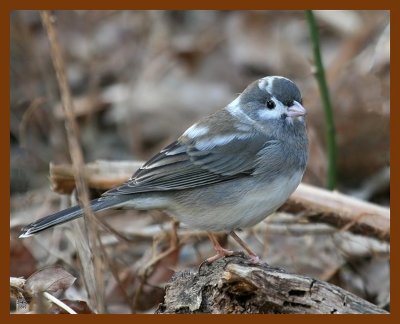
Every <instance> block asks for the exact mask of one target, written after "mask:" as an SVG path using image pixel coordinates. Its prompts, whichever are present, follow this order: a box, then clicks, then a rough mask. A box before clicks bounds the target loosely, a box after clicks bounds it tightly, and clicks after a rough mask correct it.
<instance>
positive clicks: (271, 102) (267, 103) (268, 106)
mask: <svg viewBox="0 0 400 324" xmlns="http://www.w3.org/2000/svg"><path fill="white" fill-rule="evenodd" d="M265 105H266V106H267V108H268V109H274V108H275V102H273V101H272V100H268V101H267V102H266V103H265Z"/></svg>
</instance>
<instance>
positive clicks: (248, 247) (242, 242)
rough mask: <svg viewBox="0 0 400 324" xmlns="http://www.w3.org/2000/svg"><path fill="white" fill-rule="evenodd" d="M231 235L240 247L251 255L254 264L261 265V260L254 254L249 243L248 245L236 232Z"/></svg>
mask: <svg viewBox="0 0 400 324" xmlns="http://www.w3.org/2000/svg"><path fill="white" fill-rule="evenodd" d="M229 234H230V235H231V236H232V238H233V239H234V240H235V241H236V242H238V243H239V245H240V246H241V247H243V248H244V249H245V250H246V252H247V253H248V254H249V256H250V258H251V259H252V260H253V261H254V262H256V263H259V262H260V258H259V257H258V255H257V254H255V253H254V252H253V250H252V249H250V246H248V245H247V243H246V242H245V241H243V240H242V239H241V238H240V237H239V236H238V235H237V234H236V233H235V232H234V231H232V232H230V233H229Z"/></svg>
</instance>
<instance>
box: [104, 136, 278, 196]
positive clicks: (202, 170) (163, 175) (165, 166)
mask: <svg viewBox="0 0 400 324" xmlns="http://www.w3.org/2000/svg"><path fill="white" fill-rule="evenodd" d="M249 136H250V135H249V134H247V133H246V135H244V134H240V133H231V134H227V133H225V134H224V135H219V136H217V137H213V138H212V140H209V141H208V140H206V139H205V138H204V137H201V136H200V137H198V138H197V137H196V138H195V139H193V138H188V137H181V138H180V139H179V140H178V141H175V142H173V143H172V144H170V145H168V146H167V147H166V148H164V149H163V150H161V151H160V152H159V153H158V154H156V155H155V156H154V157H153V158H151V159H150V160H149V161H147V162H146V163H145V164H144V165H143V166H142V167H141V168H140V169H138V170H137V171H136V173H135V174H134V175H133V176H132V177H131V179H130V180H129V181H128V182H127V183H125V184H123V185H121V186H119V187H116V188H114V189H111V190H109V191H107V192H105V193H104V194H103V195H104V196H109V195H121V194H122V195H123V194H132V193H140V192H149V191H170V190H182V189H188V188H195V187H199V186H204V185H209V184H213V183H218V182H222V181H227V180H230V179H234V178H238V177H245V176H249V175H251V174H252V172H253V171H254V167H255V165H256V163H257V158H258V156H257V154H258V153H259V152H260V150H261V149H263V148H265V147H266V146H268V145H272V146H273V145H275V144H276V142H277V141H274V140H268V138H267V137H266V135H265V134H262V133H253V134H251V136H252V138H249Z"/></svg>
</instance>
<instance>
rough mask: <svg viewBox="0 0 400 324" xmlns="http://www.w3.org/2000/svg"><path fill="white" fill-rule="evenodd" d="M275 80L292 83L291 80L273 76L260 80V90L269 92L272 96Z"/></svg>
mask: <svg viewBox="0 0 400 324" xmlns="http://www.w3.org/2000/svg"><path fill="white" fill-rule="evenodd" d="M275 79H285V80H287V81H290V82H292V81H291V80H289V79H288V78H285V77H283V76H279V75H273V76H267V77H265V78H262V79H260V80H258V87H259V88H260V90H267V91H268V93H270V94H272V83H273V82H274V80H275Z"/></svg>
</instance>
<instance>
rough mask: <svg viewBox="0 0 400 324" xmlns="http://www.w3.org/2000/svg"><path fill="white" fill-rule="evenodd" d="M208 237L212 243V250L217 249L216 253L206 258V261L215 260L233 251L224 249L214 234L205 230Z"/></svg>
mask: <svg viewBox="0 0 400 324" xmlns="http://www.w3.org/2000/svg"><path fill="white" fill-rule="evenodd" d="M207 235H208V237H209V238H210V240H211V242H212V243H213V246H214V250H215V251H217V254H216V255H214V256H212V257H210V258H208V259H207V260H206V262H207V263H212V262H214V261H215V260H218V259H221V258H223V257H225V256H227V255H232V254H233V251H230V250H227V249H224V248H223V247H222V246H221V245H220V244H219V242H218V240H217V238H216V237H215V235H214V234H213V233H211V232H207Z"/></svg>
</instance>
